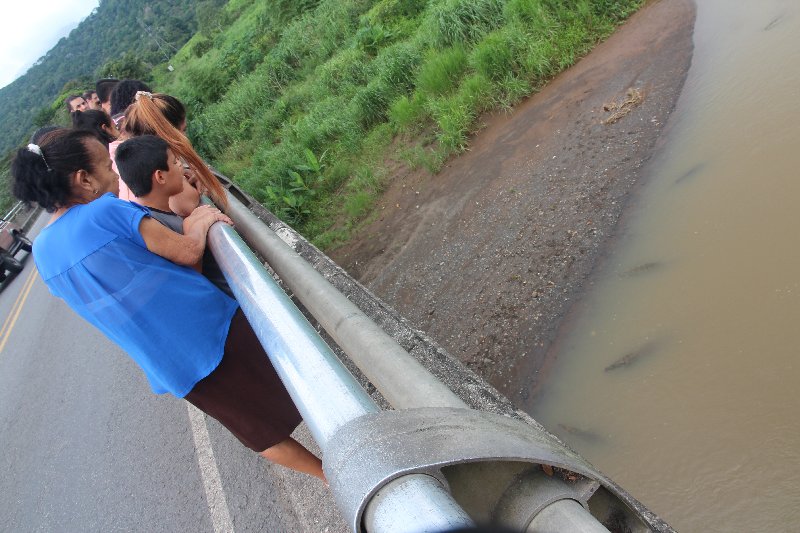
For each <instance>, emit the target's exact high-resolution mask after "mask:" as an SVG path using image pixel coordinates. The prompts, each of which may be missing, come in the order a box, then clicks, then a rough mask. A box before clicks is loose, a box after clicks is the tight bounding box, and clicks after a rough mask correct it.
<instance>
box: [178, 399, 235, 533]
mask: <svg viewBox="0 0 800 533" xmlns="http://www.w3.org/2000/svg"><path fill="white" fill-rule="evenodd" d="M186 408H187V409H188V410H189V422H191V424H192V435H194V447H195V450H196V451H197V462H198V463H199V464H200V475H201V476H202V478H203V486H204V487H205V489H206V500H207V501H208V510H209V512H210V513H211V522H212V523H213V525H214V533H233V521H232V520H231V513H230V511H229V510H228V501H227V500H226V499H225V492H223V490H222V479H221V478H220V476H219V470H218V469H217V461H216V460H215V459H214V450H212V449H211V439H210V438H209V437H208V426H206V420H205V415H204V414H203V412H202V411H200V410H199V409H198V408H197V407H195V406H194V405H192V404H190V403H189V402H186Z"/></svg>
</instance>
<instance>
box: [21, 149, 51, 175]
mask: <svg viewBox="0 0 800 533" xmlns="http://www.w3.org/2000/svg"><path fill="white" fill-rule="evenodd" d="M27 149H28V151H29V152H33V153H34V154H36V155H38V156H39V157H41V158H42V161H44V166H46V167H47V170H53V169H52V168H50V165H48V164H47V159H45V158H44V152H42V148H41V146H39V145H38V144H29V145H28V146H27Z"/></svg>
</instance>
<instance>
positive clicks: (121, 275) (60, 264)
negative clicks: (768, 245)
mask: <svg viewBox="0 0 800 533" xmlns="http://www.w3.org/2000/svg"><path fill="white" fill-rule="evenodd" d="M11 173H12V177H13V192H14V194H15V196H17V198H19V199H20V200H22V201H24V202H28V203H37V204H39V205H40V206H42V207H43V208H45V209H46V210H47V211H49V212H52V213H53V218H52V220H51V221H50V224H49V225H48V226H47V227H46V228H44V229H43V230H42V232H41V233H40V235H39V237H38V238H37V239H36V241H35V242H34V246H33V257H34V260H35V262H36V266H37V268H38V269H39V272H40V274H41V276H42V279H43V280H44V282H45V283H46V284H47V286H48V288H49V289H50V291H51V292H52V293H53V294H54V295H55V296H57V297H59V298H62V299H63V300H64V301H66V302H67V304H68V305H69V306H70V307H71V308H72V309H73V310H74V311H75V312H77V313H78V314H79V315H81V316H82V317H83V318H84V319H86V320H87V321H88V322H89V323H91V324H92V325H94V326H95V327H97V328H98V329H100V330H101V331H102V332H103V333H104V334H105V335H106V336H107V337H109V338H110V339H111V340H113V341H114V342H115V343H117V344H118V345H119V346H121V347H122V348H123V349H124V350H125V351H126V352H127V353H128V354H129V355H130V356H131V357H132V358H133V359H134V360H135V361H136V363H137V364H138V365H139V367H140V368H141V369H142V371H143V372H144V373H145V375H146V376H147V379H148V381H149V383H150V386H151V388H152V390H153V392H155V393H158V394H161V393H165V392H169V393H171V394H173V395H174V396H176V397H178V398H185V399H186V400H187V401H189V402H191V403H193V404H194V405H196V406H197V407H198V408H200V409H202V410H203V411H205V412H206V413H207V414H209V415H210V416H213V417H214V418H216V419H217V420H219V421H220V422H222V424H223V425H225V426H226V427H227V428H228V429H229V430H230V431H231V432H232V433H233V434H234V435H235V436H236V437H237V438H239V440H240V441H241V442H242V443H243V444H245V446H248V447H249V448H251V449H253V450H254V451H256V452H258V453H260V454H261V455H262V456H263V457H265V458H267V459H268V460H270V461H273V462H275V463H278V464H281V465H284V466H287V467H290V468H293V469H295V470H299V471H301V472H305V473H308V474H311V475H314V476H317V477H319V478H321V479H324V475H323V473H322V466H321V462H320V460H319V459H318V458H317V457H315V456H314V455H313V454H311V452H309V451H308V450H307V449H305V448H304V447H303V446H302V445H301V444H299V443H298V442H296V441H295V440H293V439H292V438H291V437H290V436H289V435H290V434H291V432H292V431H293V430H294V429H295V428H296V427H297V425H298V424H299V423H300V420H301V418H300V415H299V413H298V412H297V409H296V408H295V406H294V404H293V403H292V401H291V398H289V395H288V393H287V392H286V389H285V388H284V387H283V384H282V383H281V382H280V379H279V378H278V377H277V374H276V373H275V370H274V369H273V368H272V366H271V364H270V363H269V360H268V358H267V356H266V354H265V353H264V352H263V348H262V347H261V345H260V343H259V342H258V340H257V338H256V337H255V334H254V333H253V331H252V328H251V327H250V325H249V324H248V323H247V320H246V319H245V318H244V315H243V314H242V312H241V310H240V309H239V306H238V304H237V302H236V300H233V299H231V298H229V297H228V296H227V295H225V294H224V293H222V292H221V291H220V290H219V289H217V288H216V287H215V286H214V285H213V284H212V283H211V282H210V281H208V279H206V278H205V277H203V275H202V274H200V273H198V272H197V271H195V270H193V269H192V268H190V266H191V265H194V264H196V263H197V261H198V260H199V259H200V258H201V257H202V255H203V251H204V249H205V242H206V234H207V232H208V229H209V227H211V225H212V224H214V223H215V222H218V221H221V222H224V223H230V220H229V219H228V217H226V216H225V215H224V214H222V213H221V212H220V211H219V210H218V209H216V208H212V207H208V206H201V207H198V208H197V209H196V210H195V211H194V212H193V213H192V214H191V215H190V216H189V217H187V218H186V220H185V222H184V235H180V234H178V233H175V232H173V231H171V230H169V229H167V228H166V227H165V226H163V225H162V224H160V223H159V222H157V221H155V220H153V219H152V218H150V216H149V212H148V210H147V208H144V207H142V206H139V205H137V204H134V203H131V202H126V201H123V200H120V199H118V198H117V197H116V194H117V190H118V189H117V187H118V183H119V178H118V176H117V174H116V173H115V172H114V171H113V170H112V168H111V160H110V159H109V155H108V151H107V150H106V148H105V147H104V146H103V145H102V144H101V143H100V141H98V140H97V139H96V138H95V137H94V136H92V135H91V134H90V133H88V132H80V131H70V130H57V131H55V132H52V133H50V134H48V135H47V136H46V137H45V138H44V140H42V141H41V146H38V145H34V144H31V145H28V147H27V148H23V149H20V150H19V152H18V153H17V156H16V158H15V160H14V162H13V163H12V167H11Z"/></svg>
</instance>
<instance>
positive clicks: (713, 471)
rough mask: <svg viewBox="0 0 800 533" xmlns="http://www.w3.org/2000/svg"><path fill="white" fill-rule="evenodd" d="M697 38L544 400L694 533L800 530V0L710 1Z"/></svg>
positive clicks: (542, 411) (634, 486) (600, 461)
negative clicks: (654, 150) (654, 151)
mask: <svg viewBox="0 0 800 533" xmlns="http://www.w3.org/2000/svg"><path fill="white" fill-rule="evenodd" d="M694 44H695V50H694V56H693V59H692V66H691V68H690V71H689V75H688V78H687V80H686V85H685V87H684V90H683V93H682V95H681V97H680V99H679V101H678V105H677V108H676V109H675V112H674V114H673V115H672V116H671V118H670V123H669V125H668V128H667V133H666V134H665V137H664V139H663V140H664V143H663V145H662V146H661V148H660V149H659V150H658V155H657V156H656V157H655V158H654V159H653V160H652V161H651V163H650V164H649V172H648V177H647V184H646V185H645V186H644V187H643V188H642V189H641V190H640V192H639V193H638V194H637V196H636V197H635V198H634V199H633V200H632V202H631V207H630V209H629V214H628V215H627V217H626V218H625V219H624V221H623V223H622V224H621V229H620V235H619V239H617V242H616V243H615V245H614V249H613V250H612V252H611V254H610V256H609V257H608V258H607V259H606V260H605V262H604V264H603V265H602V266H601V267H600V268H599V271H598V272H597V274H596V276H595V279H594V283H593V286H592V288H591V289H590V290H589V294H588V295H587V296H586V297H585V298H584V300H583V302H582V303H581V304H580V305H579V306H578V308H577V309H576V310H575V311H574V312H573V313H572V317H571V318H570V319H569V321H568V326H567V327H566V328H565V329H563V330H562V332H561V334H560V340H559V342H558V344H557V347H558V348H557V352H556V353H557V360H556V363H555V366H554V369H553V373H552V375H551V376H550V378H549V379H548V380H547V383H546V384H545V385H544V386H543V387H542V389H541V392H540V393H539V394H538V395H537V397H536V398H534V402H533V404H532V405H530V406H529V410H530V411H531V413H532V414H533V415H534V416H535V417H536V418H537V419H538V420H539V421H541V422H542V423H543V424H544V425H545V426H547V427H548V428H550V429H552V430H553V431H554V432H556V433H557V434H559V435H560V436H561V437H562V438H563V439H564V440H565V441H567V442H568V443H569V444H570V445H571V446H572V447H574V448H575V449H577V450H578V451H579V452H580V453H582V454H583V455H584V456H586V457H587V458H588V459H589V460H590V461H592V462H593V463H594V464H595V465H596V466H597V467H598V468H600V469H601V470H603V471H604V472H605V473H606V474H608V475H610V476H611V477H612V478H614V479H615V480H616V481H617V482H618V483H620V484H621V485H622V486H623V487H625V488H626V489H627V490H629V491H630V492H631V493H632V494H634V495H635V496H636V497H637V498H639V499H641V500H642V501H643V502H644V503H645V504H646V505H648V506H649V507H650V508H651V509H653V510H654V511H655V512H657V513H659V514H660V515H662V516H663V517H664V518H665V519H666V520H667V521H668V522H670V523H671V524H672V525H673V526H674V527H675V528H676V529H678V530H680V531H726V532H727V531H797V528H798V527H800V526H798V524H799V523H800V392H799V389H800V170H799V169H800V3H798V2H797V1H796V0H762V1H760V2H743V1H739V2H730V1H729V0H698V1H697V20H696V25H695V30H694Z"/></svg>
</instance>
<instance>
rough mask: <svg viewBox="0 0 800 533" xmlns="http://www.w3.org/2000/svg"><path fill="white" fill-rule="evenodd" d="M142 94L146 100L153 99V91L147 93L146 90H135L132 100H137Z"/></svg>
mask: <svg viewBox="0 0 800 533" xmlns="http://www.w3.org/2000/svg"><path fill="white" fill-rule="evenodd" d="M142 96H144V97H145V98H147V99H148V100H152V99H153V93H149V92H147V91H136V97H135V98H134V100H135V101H136V102H138V101H139V98H141V97H142Z"/></svg>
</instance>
